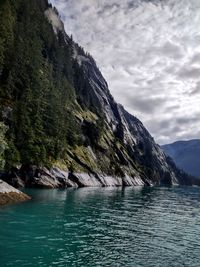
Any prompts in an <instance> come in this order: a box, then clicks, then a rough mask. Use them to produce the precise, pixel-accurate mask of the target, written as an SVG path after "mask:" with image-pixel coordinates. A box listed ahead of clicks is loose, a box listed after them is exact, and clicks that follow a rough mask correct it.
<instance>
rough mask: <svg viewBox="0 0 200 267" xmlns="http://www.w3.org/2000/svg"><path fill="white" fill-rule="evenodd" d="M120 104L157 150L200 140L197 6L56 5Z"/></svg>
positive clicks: (145, 2)
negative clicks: (143, 128) (147, 133)
mask: <svg viewBox="0 0 200 267" xmlns="http://www.w3.org/2000/svg"><path fill="white" fill-rule="evenodd" d="M51 2H52V4H53V5H55V6H56V7H57V9H58V10H59V12H60V14H61V16H62V18H63V20H64V24H65V28H66V31H67V33H69V34H73V37H74V39H75V40H76V41H77V42H78V43H79V44H81V45H82V46H83V47H84V48H85V49H86V50H87V51H88V52H90V53H91V54H92V55H93V57H94V58H95V60H96V62H97V64H98V66H99V68H100V70H101V71H102V73H103V75H104V77H105V78H106V80H107V82H108V84H109V88H110V91H111V93H112V94H113V96H114V97H115V99H116V101H117V102H120V103H121V104H123V105H124V106H125V108H126V109H127V110H128V111H129V112H130V113H132V114H133V115H135V116H137V117H138V118H139V119H141V120H142V122H143V123H144V125H145V126H146V127H147V128H148V130H149V131H150V133H151V134H152V135H153V136H154V138H155V140H156V141H157V142H159V143H160V144H163V143H169V142H173V141H175V140H179V139H191V138H200V130H198V129H200V127H199V126H200V119H199V118H200V117H199V103H200V93H199V92H200V2H199V1H197V0H181V1H177V0H163V1H161V0H124V1H120V0H110V1H109V2H108V1H107V0H87V1H86V0H79V1H74V0H51Z"/></svg>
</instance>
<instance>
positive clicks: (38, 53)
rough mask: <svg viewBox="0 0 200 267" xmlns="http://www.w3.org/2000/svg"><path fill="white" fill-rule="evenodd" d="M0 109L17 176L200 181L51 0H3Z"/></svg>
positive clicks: (102, 182) (13, 178) (57, 181)
mask: <svg viewBox="0 0 200 267" xmlns="http://www.w3.org/2000/svg"><path fill="white" fill-rule="evenodd" d="M123 90H125V88H124V89H123ZM0 114H1V117H0V120H1V123H0V128H1V136H0V139H1V141H0V146H1V147H0V163H1V165H2V168H3V166H4V170H5V171H6V174H5V171H4V172H2V175H1V176H2V177H3V178H4V179H5V180H7V181H8V182H9V183H11V184H15V185H17V186H19V185H21V186H23V185H25V186H39V187H63V186H64V187H65V186H91V185H92V186H108V185H138V184H146V185H151V184H162V183H164V184H165V183H166V184H174V183H181V184H192V183H193V182H194V180H192V179H191V177H189V176H187V175H186V174H184V173H183V172H182V171H180V170H178V169H177V168H176V166H175V165H174V163H173V161H172V160H171V159H170V158H169V157H166V156H165V154H164V153H163V151H162V150H161V148H160V147H159V146H158V145H157V144H156V143H155V142H154V139H153V138H152V137H151V135H150V134H149V133H148V131H147V130H146V129H145V127H144V126H143V124H142V123H141V122H140V121H139V120H138V119H137V118H136V117H134V116H132V115H131V114H129V113H128V112H127V111H126V110H125V109H124V108H123V107H122V106H121V105H119V104H117V103H116V102H115V100H114V99H113V97H112V95H111V94H110V92H109V89H108V85H107V83H106V81H105V79H104V78H103V76H102V74H101V72H100V71H99V69H98V67H97V65H96V63H95V61H94V59H93V58H92V56H91V55H89V54H88V53H86V52H85V51H84V49H83V48H81V47H80V46H79V45H78V44H77V43H75V42H74V41H73V38H72V37H69V36H68V35H67V34H66V33H65V30H64V26H63V23H62V21H61V19H60V17H59V14H58V12H57V10H56V9H55V8H53V7H52V6H51V5H50V4H49V3H48V1H47V0H32V1H26V0H16V1H11V0H2V1H1V2H0Z"/></svg>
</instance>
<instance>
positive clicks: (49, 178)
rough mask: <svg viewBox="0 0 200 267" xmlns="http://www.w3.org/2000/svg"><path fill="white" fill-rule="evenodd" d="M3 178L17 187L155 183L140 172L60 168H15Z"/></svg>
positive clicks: (107, 185) (139, 184)
mask: <svg viewBox="0 0 200 267" xmlns="http://www.w3.org/2000/svg"><path fill="white" fill-rule="evenodd" d="M1 179H3V180H4V181H5V182H7V183H9V184H10V185H12V186H13V187H15V188H23V187H28V188H49V189H52V188H69V187H74V188H78V187H109V186H114V187H119V186H144V185H148V186H149V185H153V184H152V181H150V180H147V179H142V178H141V177H140V176H139V175H138V174H136V175H135V176H134V177H131V176H128V175H125V176H124V177H117V176H108V175H103V174H99V173H81V172H69V171H64V170H61V169H59V168H55V167H54V168H51V169H47V168H40V169H38V168H36V167H35V168H34V167H31V168H30V167H29V168H26V169H21V170H18V169H15V170H12V172H10V173H3V174H1Z"/></svg>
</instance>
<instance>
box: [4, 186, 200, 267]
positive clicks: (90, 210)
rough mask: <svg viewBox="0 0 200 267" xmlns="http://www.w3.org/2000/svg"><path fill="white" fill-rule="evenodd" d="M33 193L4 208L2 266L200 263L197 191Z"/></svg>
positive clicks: (167, 266) (199, 191)
mask: <svg viewBox="0 0 200 267" xmlns="http://www.w3.org/2000/svg"><path fill="white" fill-rule="evenodd" d="M28 193H29V194H31V195H32V196H33V200H32V201H30V202H26V203H21V204H17V205H10V206H7V207H4V208H0V266H1V267H5V266H16V267H18V266H19V267H21V266H31V267H33V266H39V267H43V266H45V267H46V266H47V267H51V266H52V267H53V266H60V267H61V266H69V267H73V266H76V267H77V266H78V267H79V266H81V267H82V266H83V267H100V266H101V267H106V266H113V267H140V266H141V267H159V266H162V267H173V266H174V267H175V266H176V267H177V266H178V267H182V266H188V267H193V266H194V267H199V266H200V188H189V187H185V188H181V187H180V188H179V187H174V188H135V189H133V188H126V189H125V190H122V189H120V188H117V189H116V188H115V189H114V188H107V189H106V188H104V189H103V188H102V189H100V188H97V189H92V188H82V189H77V190H73V189H69V190H65V191H59V190H29V191H28Z"/></svg>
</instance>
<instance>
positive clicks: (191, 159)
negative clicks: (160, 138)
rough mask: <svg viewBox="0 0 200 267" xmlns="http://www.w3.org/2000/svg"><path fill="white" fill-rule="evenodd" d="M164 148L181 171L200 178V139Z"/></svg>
mask: <svg viewBox="0 0 200 267" xmlns="http://www.w3.org/2000/svg"><path fill="white" fill-rule="evenodd" d="M162 148H163V149H164V151H165V153H166V154H167V155H169V156H170V157H171V158H172V159H173V160H174V162H175V163H176V165H177V166H178V167H179V168H180V169H182V170H184V171H185V172H187V173H188V174H191V175H193V176H196V177H199V178H200V139H195V140H190V141H178V142H175V143H172V144H168V145H164V146H162Z"/></svg>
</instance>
